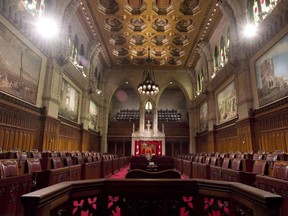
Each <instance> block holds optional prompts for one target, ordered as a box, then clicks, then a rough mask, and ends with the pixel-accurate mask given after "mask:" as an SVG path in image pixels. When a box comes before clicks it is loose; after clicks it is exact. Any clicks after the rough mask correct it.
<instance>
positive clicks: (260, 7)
mask: <svg viewBox="0 0 288 216" xmlns="http://www.w3.org/2000/svg"><path fill="white" fill-rule="evenodd" d="M277 2H278V0H248V1H247V12H248V20H249V21H250V22H251V21H252V22H254V23H256V24H257V23H258V22H260V21H261V20H264V19H265V17H266V16H267V15H268V14H269V13H270V12H271V11H272V10H273V8H274V7H275V6H276V5H277Z"/></svg>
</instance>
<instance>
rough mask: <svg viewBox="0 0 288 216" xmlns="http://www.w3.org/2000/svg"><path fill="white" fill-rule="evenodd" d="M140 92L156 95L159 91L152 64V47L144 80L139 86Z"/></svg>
mask: <svg viewBox="0 0 288 216" xmlns="http://www.w3.org/2000/svg"><path fill="white" fill-rule="evenodd" d="M138 92H139V93H140V94H143V95H156V94H157V93H158V92H159V87H158V85H157V84H156V83H155V77H154V71H153V68H152V65H151V58H150V47H149V48H148V58H147V59H146V64H145V68H144V72H143V79H142V82H141V83H140V84H139V86H138Z"/></svg>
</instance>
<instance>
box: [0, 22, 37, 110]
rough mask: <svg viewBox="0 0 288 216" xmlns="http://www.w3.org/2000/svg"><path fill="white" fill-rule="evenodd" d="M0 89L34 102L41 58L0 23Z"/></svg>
mask: <svg viewBox="0 0 288 216" xmlns="http://www.w3.org/2000/svg"><path fill="white" fill-rule="evenodd" d="M0 47H1V48H0V91H3V92H5V93H8V94H10V95H12V96H15V97H17V98H20V99H22V100H25V101H27V102H29V103H31V104H34V105H35V104H36V101H37V92H38V82H39V76H40V70H41V63H42V61H41V58H40V57H39V56H38V55H37V54H36V53H35V52H33V51H32V50H31V49H30V48H28V47H27V46H26V45H25V44H24V43H23V42H22V41H21V40H19V38H17V37H16V36H15V35H14V34H13V33H12V32H11V31H10V30H9V29H7V28H6V27H5V26H4V25H3V24H2V23H0Z"/></svg>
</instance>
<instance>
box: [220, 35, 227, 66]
mask: <svg viewBox="0 0 288 216" xmlns="http://www.w3.org/2000/svg"><path fill="white" fill-rule="evenodd" d="M225 63H226V47H225V40H224V37H223V36H222V37H221V40H220V65H221V66H222V67H223V66H224V64H225Z"/></svg>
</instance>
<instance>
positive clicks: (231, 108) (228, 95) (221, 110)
mask: <svg viewBox="0 0 288 216" xmlns="http://www.w3.org/2000/svg"><path fill="white" fill-rule="evenodd" d="M217 105H218V123H219V124H221V123H224V122H226V121H229V120H231V119H233V118H235V117H236V116H237V104H236V90H235V83H234V82H232V83H230V84H229V85H228V86H227V87H226V88H224V89H223V90H222V91H221V92H220V93H219V94H218V95H217Z"/></svg>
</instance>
